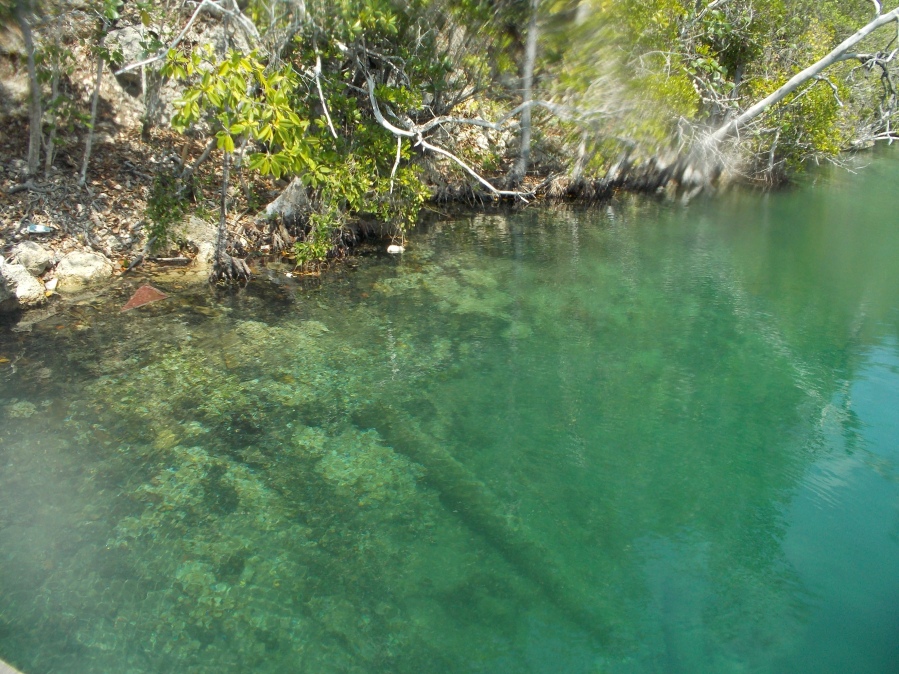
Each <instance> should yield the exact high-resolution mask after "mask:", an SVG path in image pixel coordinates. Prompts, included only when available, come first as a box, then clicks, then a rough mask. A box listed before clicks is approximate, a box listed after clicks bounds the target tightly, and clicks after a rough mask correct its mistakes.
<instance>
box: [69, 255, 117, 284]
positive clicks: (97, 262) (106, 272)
mask: <svg viewBox="0 0 899 674" xmlns="http://www.w3.org/2000/svg"><path fill="white" fill-rule="evenodd" d="M111 275H112V263H110V261H109V260H107V259H106V258H105V257H103V256H102V255H100V254H99V253H88V252H84V251H75V252H73V253H69V254H68V255H66V256H64V257H63V258H62V260H60V262H59V265H58V266H57V267H56V278H58V279H59V288H60V289H61V290H72V289H76V290H77V289H79V288H81V287H83V286H86V285H90V284H92V283H96V282H98V281H103V280H105V279H107V278H109V277H110V276H111Z"/></svg>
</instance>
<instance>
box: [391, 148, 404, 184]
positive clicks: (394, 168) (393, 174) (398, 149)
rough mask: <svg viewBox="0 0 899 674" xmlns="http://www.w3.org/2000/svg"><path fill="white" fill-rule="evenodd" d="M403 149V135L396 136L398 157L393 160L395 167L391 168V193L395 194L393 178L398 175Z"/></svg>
mask: <svg viewBox="0 0 899 674" xmlns="http://www.w3.org/2000/svg"><path fill="white" fill-rule="evenodd" d="M402 151H403V137H402V136H397V137H396V159H395V160H394V162H393V168H392V169H391V170H390V193H391V194H393V178H394V176H395V175H396V170H397V168H399V165H400V157H401V153H402Z"/></svg>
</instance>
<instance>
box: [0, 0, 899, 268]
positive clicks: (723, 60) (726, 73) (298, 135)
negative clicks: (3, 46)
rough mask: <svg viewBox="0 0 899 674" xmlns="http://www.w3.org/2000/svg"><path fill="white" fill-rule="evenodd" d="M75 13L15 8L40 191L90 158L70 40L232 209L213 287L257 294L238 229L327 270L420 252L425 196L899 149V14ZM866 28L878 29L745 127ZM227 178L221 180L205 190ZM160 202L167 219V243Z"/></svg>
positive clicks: (438, 8) (328, 6)
mask: <svg viewBox="0 0 899 674" xmlns="http://www.w3.org/2000/svg"><path fill="white" fill-rule="evenodd" d="M57 4H58V3H54V2H47V3H42V4H38V3H32V2H30V1H29V0H5V2H3V3H2V4H0V15H2V16H5V17H7V19H9V20H14V21H15V22H16V23H17V24H18V26H19V28H20V32H21V33H22V35H23V36H24V37H25V38H26V40H25V42H26V45H25V51H26V52H27V61H28V63H29V73H30V74H31V75H32V90H33V92H34V96H33V98H32V103H31V128H32V134H33V135H32V143H31V147H30V150H29V155H28V157H29V160H28V174H29V175H34V174H36V171H37V162H38V159H39V155H40V147H41V140H42V138H43V139H44V146H45V155H46V160H47V161H46V166H47V170H49V166H50V165H51V163H52V162H53V148H54V147H55V146H56V145H65V144H66V143H71V140H70V139H69V137H68V132H67V131H66V125H68V128H73V127H77V126H78V125H79V124H84V123H85V120H87V119H89V118H90V115H87V116H85V115H86V111H84V112H82V113H79V114H81V117H79V116H78V114H76V112H75V110H76V108H77V106H74V105H73V104H72V101H71V100H70V99H68V98H66V96H65V95H60V94H59V93H58V92H60V91H68V90H70V89H71V87H70V86H69V85H68V84H67V82H68V80H69V78H71V76H72V65H71V64H72V54H73V53H74V51H73V49H74V48H73V47H72V46H71V44H72V41H73V40H75V39H80V40H85V41H87V42H88V43H90V44H91V45H93V46H92V47H91V49H93V52H92V53H93V54H95V55H96V59H97V63H98V64H99V66H100V70H98V73H99V74H102V70H103V68H104V67H105V66H104V65H103V64H104V63H105V64H108V67H109V68H110V69H112V70H113V71H114V72H115V73H116V76H117V77H118V78H119V81H120V82H122V83H125V82H126V81H127V82H129V83H130V84H129V85H128V86H130V87H132V88H136V92H135V94H136V95H137V96H138V97H139V99H140V100H141V102H142V103H143V111H144V112H143V119H142V123H143V128H144V133H145V135H147V136H148V137H151V136H152V134H151V131H152V129H153V128H154V127H156V126H157V125H160V124H161V125H162V126H165V125H167V124H168V123H171V124H172V126H173V128H174V129H176V130H177V131H179V132H181V133H183V134H185V139H184V144H183V151H182V152H180V158H179V157H178V154H175V155H173V156H172V157H171V159H172V160H173V161H175V162H176V163H177V164H178V166H177V167H176V168H175V169H173V170H172V174H173V176H175V178H174V184H173V185H172V187H171V189H172V191H173V193H174V195H175V197H174V198H175V199H176V200H180V202H186V201H188V200H190V199H196V198H197V197H198V193H202V192H203V191H204V190H206V191H207V192H209V193H210V194H209V195H208V196H207V199H212V200H215V201H216V202H217V203H216V206H215V208H216V210H218V212H219V213H218V221H219V228H220V232H219V238H220V241H219V244H218V245H217V246H216V269H215V272H214V274H213V276H214V277H215V278H230V279H234V278H243V277H244V276H245V273H246V268H245V267H244V266H242V263H239V262H238V261H236V259H235V258H232V257H231V256H230V254H229V253H227V252H226V251H227V245H226V244H227V241H226V239H227V237H228V234H229V232H228V229H229V227H230V228H232V229H234V228H237V229H238V231H239V232H240V233H241V234H243V237H242V238H243V239H244V240H245V241H246V243H245V244H242V245H241V246H242V248H243V249H246V248H247V246H250V247H253V246H255V247H257V248H258V247H261V246H263V245H265V246H269V247H271V248H272V249H274V250H283V251H287V252H289V253H291V254H292V255H294V256H295V259H296V261H297V263H298V265H300V266H303V267H307V266H314V265H316V264H317V263H319V262H321V261H323V260H324V259H325V258H326V257H328V256H332V255H335V254H339V253H340V252H341V251H342V250H345V248H346V246H347V245H348V244H349V243H351V242H352V241H353V240H354V239H355V238H356V237H358V236H359V235H362V234H364V233H366V232H368V231H371V230H372V229H376V230H377V231H380V232H386V233H388V234H390V235H392V236H394V237H395V238H396V239H402V236H403V233H404V232H405V231H406V230H407V228H408V227H409V226H410V225H411V224H413V223H414V222H415V221H416V219H417V217H418V213H419V210H420V208H421V207H422V205H423V204H424V203H426V201H427V200H428V199H436V200H445V199H464V200H467V201H469V202H476V201H479V200H484V199H495V198H508V199H513V200H529V199H530V198H532V197H534V196H539V195H548V196H554V197H561V196H570V197H587V198H594V197H597V196H603V195H606V194H609V193H610V191H611V190H614V189H618V188H633V189H643V190H658V189H663V190H667V191H669V192H672V193H677V192H684V193H687V194H689V193H691V192H693V191H695V190H696V189H701V188H702V187H703V186H707V185H709V184H713V183H715V182H716V181H719V180H732V179H734V178H737V179H750V180H763V181H769V182H771V181H774V182H776V181H781V180H784V179H789V178H790V177H791V176H793V175H795V174H796V173H797V172H798V171H801V170H802V169H803V166H805V165H806V164H807V163H808V162H809V161H811V160H814V161H820V160H821V159H836V158H838V157H839V155H840V153H842V152H845V151H847V150H850V149H853V148H858V147H865V146H867V145H869V144H870V143H872V142H874V141H875V140H877V139H892V137H893V131H892V129H893V126H894V117H895V114H896V92H895V89H894V84H893V82H894V70H895V61H894V56H895V54H896V52H895V51H894V50H893V47H894V44H893V43H894V42H895V39H892V40H891V38H894V36H895V30H894V27H895V23H896V19H897V17H899V15H896V14H895V12H896V11H897V10H894V9H891V8H890V7H882V5H881V3H879V2H875V3H871V2H869V1H867V0H852V1H851V2H838V1H836V0H828V1H826V2H806V1H805V0H791V1H789V2H788V1H785V0H734V1H730V2H722V1H720V0H712V1H709V2H692V1H689V2H687V1H685V0H652V1H651V2H644V1H642V0H641V1H635V2H630V1H628V0H625V1H622V2H601V1H599V0H571V1H570V2H562V3H552V2H548V0H533V1H532V2H524V1H519V0H503V1H502V2H480V1H478V0H412V1H396V0H314V1H312V2H308V3H294V2H282V1H279V0H250V1H249V2H246V3H241V4H238V3H235V2H234V1H233V0H219V1H213V0H204V2H201V3H199V4H198V5H196V6H195V7H193V6H187V5H185V6H181V5H173V4H156V3H136V4H134V5H130V4H125V5H122V4H117V3H116V2H115V1H114V0H103V2H100V1H99V0H97V1H96V2H94V1H93V0H86V1H85V2H82V3H76V7H75V8H74V11H72V12H71V13H69V14H67V15H64V14H63V12H62V9H61V8H62V5H60V6H57ZM872 5H873V6H872ZM875 10H876V16H877V17H879V19H878V20H879V21H881V23H877V24H876V26H874V24H871V23H870V22H871V20H872V17H873V16H875V15H874V11H875ZM866 24H868V25H869V27H871V26H874V27H875V28H877V29H876V30H875V29H874V28H871V30H870V31H869V32H870V34H869V35H867V37H864V39H859V41H858V42H857V43H853V44H852V45H851V46H852V49H851V50H850V49H848V48H847V49H846V50H843V51H842V52H840V53H839V54H837V55H836V56H835V57H834V58H833V59H832V62H831V61H829V62H828V63H830V65H829V67H827V68H826V69H823V68H822V70H821V71H820V72H818V71H815V72H814V73H813V74H811V75H809V76H808V77H807V78H806V79H804V80H803V81H802V82H801V83H800V85H799V86H797V87H796V88H793V89H790V90H789V91H787V92H785V93H783V94H778V95H776V96H775V97H774V100H773V101H772V104H771V105H770V106H768V105H765V106H764V111H763V112H762V114H761V115H760V116H756V115H755V114H753V115H752V116H751V118H749V117H745V114H746V113H747V112H748V111H749V110H750V109H751V107H752V106H753V104H754V103H756V102H757V101H760V100H762V99H765V98H766V97H767V96H769V95H771V94H773V93H776V92H779V91H780V90H781V88H782V87H783V86H784V85H785V84H786V83H788V81H790V79H791V78H793V77H794V76H796V75H797V73H799V72H800V71H802V69H804V68H807V67H808V66H811V65H812V64H815V63H816V62H820V61H821V59H823V58H824V57H825V56H827V55H828V54H829V53H831V52H832V51H833V50H834V49H835V48H836V47H837V45H838V44H840V43H841V42H842V41H843V40H844V39H846V38H848V37H849V36H851V35H852V34H853V33H855V31H857V30H858V29H860V28H861V27H863V26H865V25H866ZM881 26H882V28H880V27H881ZM891 26H892V27H891ZM32 36H34V37H32ZM138 75H139V76H138ZM99 82H100V78H99V77H98V78H97V86H98V87H99ZM97 91H99V88H96V89H95V91H94V96H93V99H94V100H96V92H97ZM744 119H745V121H741V120H744ZM89 124H90V125H92V124H93V122H90V123H89ZM728 125H730V126H728ZM91 128H92V126H89V127H88V130H90V129H91ZM727 129H730V130H731V132H732V133H731V132H728V133H725V132H724V131H725V130H727ZM35 130H37V135H34V132H35ZM716 130H717V131H718V133H717V134H716V133H713V132H716ZM91 136H92V134H91V133H88V134H87V146H86V152H85V156H84V162H85V166H86V165H87V162H88V160H89V157H90V141H91ZM35 139H36V140H35ZM710 139H711V140H710ZM196 140H200V141H201V144H200V146H201V147H203V148H204V149H203V151H202V153H201V154H199V156H194V157H190V155H191V154H193V153H194V150H193V149H192V148H193V147H194V145H195V141H196ZM211 160H215V161H217V162H218V165H219V167H220V170H218V171H217V172H216V174H215V179H214V180H212V181H210V183H209V184H208V185H206V187H203V186H201V185H198V184H197V182H196V180H195V174H196V172H197V170H198V169H199V168H200V167H201V165H202V164H203V163H204V162H207V161H211ZM292 180H294V182H291V181H292ZM82 181H83V172H82ZM296 181H298V182H296ZM232 183H236V184H232ZM287 183H290V184H291V185H299V186H301V189H293V191H292V192H291V195H290V200H289V201H290V203H283V199H282V203H281V204H280V205H279V207H278V208H276V209H271V208H270V209H268V210H267V211H266V212H265V214H264V215H263V217H262V218H261V219H258V220H256V221H255V222H254V223H252V224H247V223H246V222H245V223H244V224H240V225H237V224H236V223H235V219H236V220H239V219H240V218H241V217H242V216H243V215H246V214H247V212H248V211H253V210H254V209H255V211H256V212H258V210H259V207H260V205H261V204H260V202H259V199H258V196H256V195H258V194H265V193H267V194H271V195H277V194H278V190H283V189H284V187H285V185H286V184H287ZM213 192H214V193H216V194H220V197H218V198H216V197H213V196H211V195H212V193H213ZM283 196H284V195H283V194H282V197H283ZM159 203H160V201H159V199H158V198H155V201H154V202H153V204H151V209H150V211H148V216H149V218H150V220H151V221H152V222H153V223H154V231H158V233H159V234H165V230H166V229H167V227H168V222H167V221H166V217H168V216H166V215H165V214H164V213H161V212H160V211H159V208H158V207H157V206H158V204H159ZM237 203H239V204H240V208H241V209H243V210H242V212H241V215H239V216H237V217H236V218H235V216H234V213H233V211H234V210H235V204H237ZM183 208H185V205H184V204H183V203H177V204H174V208H173V209H169V210H170V211H171V212H177V211H179V210H180V209H183ZM154 209H155V210H154ZM250 215H252V213H250ZM372 223H376V224H375V225H373V224H372ZM241 246H239V247H238V249H240V248H241Z"/></svg>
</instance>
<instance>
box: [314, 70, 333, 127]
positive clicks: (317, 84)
mask: <svg viewBox="0 0 899 674" xmlns="http://www.w3.org/2000/svg"><path fill="white" fill-rule="evenodd" d="M312 72H313V74H314V75H315V87H316V88H317V89H318V98H319V100H321V102H322V108H323V109H324V111H325V119H326V120H328V128H329V129H330V130H331V135H332V136H334V138H335V139H336V138H337V132H336V131H335V130H334V123H333V122H332V121H331V115H330V113H329V112H328V101H326V100H325V94H324V93H323V92H322V83H321V74H322V59H321V56H319V55H318V54H317V53H316V54H315V70H313V71H312Z"/></svg>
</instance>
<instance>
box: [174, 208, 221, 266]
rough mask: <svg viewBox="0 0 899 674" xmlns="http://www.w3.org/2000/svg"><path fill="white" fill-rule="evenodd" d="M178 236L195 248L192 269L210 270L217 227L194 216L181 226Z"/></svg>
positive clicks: (213, 257) (213, 256) (189, 217)
mask: <svg viewBox="0 0 899 674" xmlns="http://www.w3.org/2000/svg"><path fill="white" fill-rule="evenodd" d="M180 234H181V236H182V238H183V239H184V240H185V241H187V242H188V243H191V244H193V245H194V246H196V247H197V255H196V257H195V258H194V265H193V266H194V268H195V269H197V270H198V271H205V270H207V269H211V268H212V262H213V260H214V259H215V239H216V237H217V235H218V227H217V226H216V225H214V224H212V223H211V222H206V221H205V220H202V219H200V218H198V217H196V216H195V215H190V216H188V217H187V218H186V219H185V220H184V223H183V224H182V225H181V228H180Z"/></svg>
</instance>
